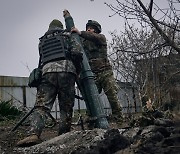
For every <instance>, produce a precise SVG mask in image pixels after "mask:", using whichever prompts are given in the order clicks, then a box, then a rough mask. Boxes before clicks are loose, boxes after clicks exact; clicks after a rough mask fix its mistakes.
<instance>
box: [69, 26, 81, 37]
mask: <svg viewBox="0 0 180 154" xmlns="http://www.w3.org/2000/svg"><path fill="white" fill-rule="evenodd" d="M71 32H75V33H77V34H79V35H81V31H79V30H78V29H77V28H76V27H72V28H71Z"/></svg>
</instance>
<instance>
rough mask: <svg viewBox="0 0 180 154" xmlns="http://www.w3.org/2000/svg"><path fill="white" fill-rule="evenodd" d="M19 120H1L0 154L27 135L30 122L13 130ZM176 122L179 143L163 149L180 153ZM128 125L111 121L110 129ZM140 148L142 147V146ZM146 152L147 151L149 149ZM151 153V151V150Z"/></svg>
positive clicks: (51, 132) (51, 133) (52, 133)
mask: <svg viewBox="0 0 180 154" xmlns="http://www.w3.org/2000/svg"><path fill="white" fill-rule="evenodd" d="M17 122H18V121H17V120H16V121H6V122H0V154H11V153H13V150H14V148H15V147H16V143H17V142H18V141H19V140H20V139H23V138H24V137H25V136H26V132H27V131H28V130H29V129H30V126H29V123H28V122H26V123H23V125H21V126H19V127H18V128H17V130H16V131H14V132H11V130H12V128H14V126H15V124H16V123H17ZM174 122H175V125H174V127H175V129H174V130H176V131H178V132H177V135H178V137H177V143H176V144H175V145H173V144H170V145H168V144H167V145H166V146H165V147H163V148H164V149H163V151H168V152H169V151H172V153H173V149H176V150H175V151H176V153H177V151H179V153H180V119H179V118H178V119H175V120H174ZM84 126H85V129H88V128H87V126H86V125H84ZM126 126H128V123H124V125H122V126H121V127H119V126H117V125H116V123H114V122H110V127H111V128H110V129H117V128H118V129H121V128H125V127H126ZM57 130H58V125H56V126H54V127H51V128H49V127H46V128H45V129H44V131H43V133H42V135H41V139H42V140H43V141H47V140H50V139H52V138H54V137H56V136H57ZM71 130H72V131H73V130H82V129H81V126H80V125H72V129H71ZM177 135H176V136H177ZM132 143H133V142H132ZM133 144H134V143H133ZM134 145H135V144H134ZM156 145H158V144H156ZM161 146H162V145H161ZM173 146H174V147H173ZM140 148H141V149H142V146H141V147H140ZM169 148H170V150H166V149H169ZM161 149H162V148H161ZM178 149H179V150H178ZM145 150H147V149H145ZM136 151H138V150H136ZM141 151H142V150H141ZM119 153H121V152H119ZM142 153H143V152H142ZM144 153H147V151H146V152H144ZM149 153H151V152H149ZM162 153H164V152H162ZM104 154H105V153H104ZM108 154H109V153H108ZM117 154H118V152H117ZM127 154H128V152H127ZM168 154H169V153H168ZM173 154H175V153H173ZM177 154H178V153H177Z"/></svg>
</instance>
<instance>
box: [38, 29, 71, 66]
mask: <svg viewBox="0 0 180 154" xmlns="http://www.w3.org/2000/svg"><path fill="white" fill-rule="evenodd" d="M67 39H68V36H65V35H63V30H57V29H56V30H50V31H48V32H46V33H45V35H44V36H43V37H41V38H40V43H39V52H40V56H41V64H42V65H44V64H46V63H48V62H51V61H56V60H64V59H68V57H67V54H68V43H67V41H65V40H67Z"/></svg>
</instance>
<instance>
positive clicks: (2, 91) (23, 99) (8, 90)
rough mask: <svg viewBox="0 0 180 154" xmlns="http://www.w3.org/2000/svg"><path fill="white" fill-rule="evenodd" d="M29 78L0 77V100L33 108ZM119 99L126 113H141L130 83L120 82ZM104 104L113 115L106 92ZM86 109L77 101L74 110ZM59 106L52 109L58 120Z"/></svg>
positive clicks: (56, 104) (56, 105)
mask: <svg viewBox="0 0 180 154" xmlns="http://www.w3.org/2000/svg"><path fill="white" fill-rule="evenodd" d="M27 83H28V78H27V77H14V76H0V100H1V101H8V100H12V102H13V103H14V105H15V106H17V107H27V108H32V107H33V106H34V103H35V99H36V88H29V87H28V86H27ZM119 87H120V88H119V92H118V97H119V99H120V102H121V106H122V108H123V112H124V113H129V112H140V111H141V104H140V101H139V99H138V94H137V91H136V90H135V88H133V87H132V85H131V84H130V83H122V82H119ZM76 95H80V92H79V90H78V89H77V88H76ZM100 97H101V99H102V101H103V104H104V109H105V112H106V114H107V115H108V114H109V113H111V108H110V105H109V102H108V100H107V97H106V95H105V94H104V92H102V93H101V94H100ZM79 107H80V108H81V109H86V105H85V102H84V101H83V100H78V99H76V100H75V106H74V110H77V109H78V108H79ZM58 111H59V106H58V102H57V100H56V101H55V103H54V106H53V109H52V115H53V116H54V117H55V118H56V119H57V118H59V114H58Z"/></svg>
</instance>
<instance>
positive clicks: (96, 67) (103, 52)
mask: <svg viewBox="0 0 180 154" xmlns="http://www.w3.org/2000/svg"><path fill="white" fill-rule="evenodd" d="M80 36H81V37H82V38H83V39H82V43H83V47H84V50H85V52H86V55H87V58H88V59H89V64H90V66H91V69H92V71H93V72H94V73H96V72H101V71H104V70H108V69H111V65H110V63H109V60H108V58H107V42H106V37H105V36H104V35H103V34H97V33H91V32H87V31H81V35H80Z"/></svg>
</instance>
